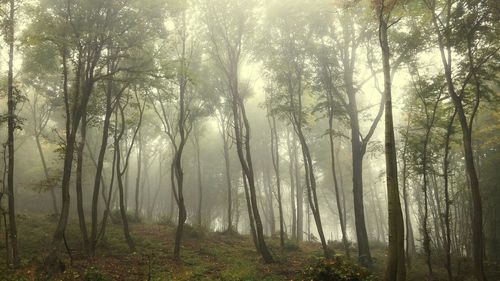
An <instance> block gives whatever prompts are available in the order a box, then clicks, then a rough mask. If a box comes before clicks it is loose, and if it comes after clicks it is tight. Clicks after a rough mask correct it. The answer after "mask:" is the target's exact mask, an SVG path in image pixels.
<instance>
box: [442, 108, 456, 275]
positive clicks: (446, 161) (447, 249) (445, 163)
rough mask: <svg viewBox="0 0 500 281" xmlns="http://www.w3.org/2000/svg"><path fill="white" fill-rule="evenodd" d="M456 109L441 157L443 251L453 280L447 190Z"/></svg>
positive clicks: (448, 195)
mask: <svg viewBox="0 0 500 281" xmlns="http://www.w3.org/2000/svg"><path fill="white" fill-rule="evenodd" d="M455 115H456V111H454V112H453V115H452V117H451V118H450V121H449V122H448V128H447V130H446V135H445V142H444V157H443V178H444V200H445V201H444V204H445V211H444V222H445V227H446V233H445V235H446V237H445V243H444V251H445V255H446V262H445V265H446V272H447V274H448V280H449V281H452V280H453V272H452V268H451V228H450V205H451V203H452V202H451V200H450V192H449V166H450V162H449V155H450V138H451V134H452V133H453V131H452V130H453V121H454V120H455Z"/></svg>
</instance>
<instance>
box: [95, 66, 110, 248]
mask: <svg viewBox="0 0 500 281" xmlns="http://www.w3.org/2000/svg"><path fill="white" fill-rule="evenodd" d="M109 71H110V70H109V69H108V74H109ZM112 93H113V84H112V80H111V79H110V80H108V81H107V89H106V114H105V115H104V123H103V127H102V139H101V147H100V149H99V156H98V158H97V166H96V172H95V177H94V191H93V193H92V230H91V234H90V242H91V244H90V250H91V255H95V247H96V243H97V228H98V218H97V216H98V215H97V214H98V203H99V189H100V184H101V179H102V171H103V168H104V157H105V155H106V149H107V146H108V133H109V126H110V121H111V115H112V114H113V106H112ZM115 157H116V156H113V162H114V161H115ZM111 173H112V174H113V175H114V168H113V169H111ZM112 177H113V176H112ZM109 188H110V190H111V189H112V185H110V186H109ZM110 197H111V192H109V198H108V202H106V212H109V200H111V198H110ZM106 216H107V215H106V214H105V217H106ZM106 219H107V218H106ZM103 223H104V217H103Z"/></svg>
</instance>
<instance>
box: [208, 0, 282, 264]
mask: <svg viewBox="0 0 500 281" xmlns="http://www.w3.org/2000/svg"><path fill="white" fill-rule="evenodd" d="M204 4H205V5H204V7H205V8H206V13H205V14H204V16H205V24H206V27H207V29H208V37H209V41H210V43H211V55H212V56H213V58H214V59H215V60H216V61H217V63H218V66H219V67H220V68H221V69H222V71H223V72H224V74H225V78H226V79H227V85H228V88H229V92H230V98H229V99H228V101H229V103H230V105H231V110H232V114H233V116H232V119H233V125H234V138H235V142H236V150H237V153H238V158H239V160H240V164H241V167H242V172H243V183H244V186H245V187H248V194H247V204H248V206H249V216H250V223H251V225H252V228H253V227H255V235H256V239H255V242H256V243H255V244H256V245H255V246H256V247H257V251H258V252H259V253H260V254H261V255H262V257H263V259H264V260H265V262H268V263H269V262H272V261H273V258H272V256H271V253H270V252H269V249H268V248H267V245H266V242H265V239H264V233H263V228H262V221H261V218H260V213H259V209H258V206H257V195H256V189H255V175H254V168H253V162H252V155H251V147H250V138H251V131H250V123H249V122H248V117H247V114H246V110H245V104H244V99H243V95H242V93H241V92H240V88H239V86H240V85H239V83H240V81H239V64H240V62H241V59H242V50H243V48H242V46H243V40H244V38H245V36H246V35H247V32H249V30H248V29H249V24H250V20H251V19H252V12H253V11H252V8H253V7H252V5H251V4H252V3H251V2H248V3H243V2H242V1H227V0H222V1H207V2H206V3H204ZM226 28H231V30H227V29H226ZM245 190H246V189H245ZM250 209H251V210H250ZM252 221H254V222H255V226H253V223H252Z"/></svg>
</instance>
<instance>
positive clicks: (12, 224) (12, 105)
mask: <svg viewBox="0 0 500 281" xmlns="http://www.w3.org/2000/svg"><path fill="white" fill-rule="evenodd" d="M14 11H15V5H14V0H10V1H9V20H8V22H9V24H8V27H7V40H6V41H7V44H8V45H9V70H8V74H7V107H8V108H7V111H8V112H7V127H8V129H7V131H8V132H7V134H8V136H7V149H8V155H9V157H8V170H7V191H8V193H9V194H8V205H9V206H8V208H9V236H10V237H9V238H10V246H11V250H12V262H13V264H14V267H17V266H19V264H20V258H19V249H18V245H17V225H16V208H15V199H14V194H15V190H14V131H15V130H16V126H17V125H16V116H15V114H16V113H15V110H16V101H15V98H14Z"/></svg>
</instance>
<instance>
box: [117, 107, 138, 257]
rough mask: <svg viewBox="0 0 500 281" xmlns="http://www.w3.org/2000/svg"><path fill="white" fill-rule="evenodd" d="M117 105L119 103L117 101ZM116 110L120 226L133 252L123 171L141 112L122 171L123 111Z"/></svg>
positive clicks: (121, 108)
mask: <svg viewBox="0 0 500 281" xmlns="http://www.w3.org/2000/svg"><path fill="white" fill-rule="evenodd" d="M117 102H118V103H119V101H117ZM118 110H119V111H120V119H121V122H120V132H119V134H118V137H117V138H116V139H115V149H116V175H117V181H118V191H119V195H120V197H119V204H120V215H121V219H122V226H123V234H124V236H125V240H126V241H127V245H128V247H129V250H130V251H132V252H133V251H135V243H134V240H133V239H132V236H131V235H130V230H129V225H128V217H127V209H126V206H125V196H124V195H125V194H124V190H123V189H124V188H123V175H124V174H125V171H126V170H127V169H128V161H129V158H130V152H131V151H132V147H133V145H134V139H135V136H136V133H137V130H138V129H139V127H140V122H141V119H142V112H141V119H139V125H138V127H137V129H136V131H135V133H134V136H133V139H132V141H131V144H130V147H129V148H128V152H126V153H125V161H124V162H125V163H124V165H123V169H122V167H121V161H122V154H121V152H120V150H121V149H120V140H121V139H122V137H123V135H124V131H125V115H124V109H123V107H122V105H120V104H118Z"/></svg>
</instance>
